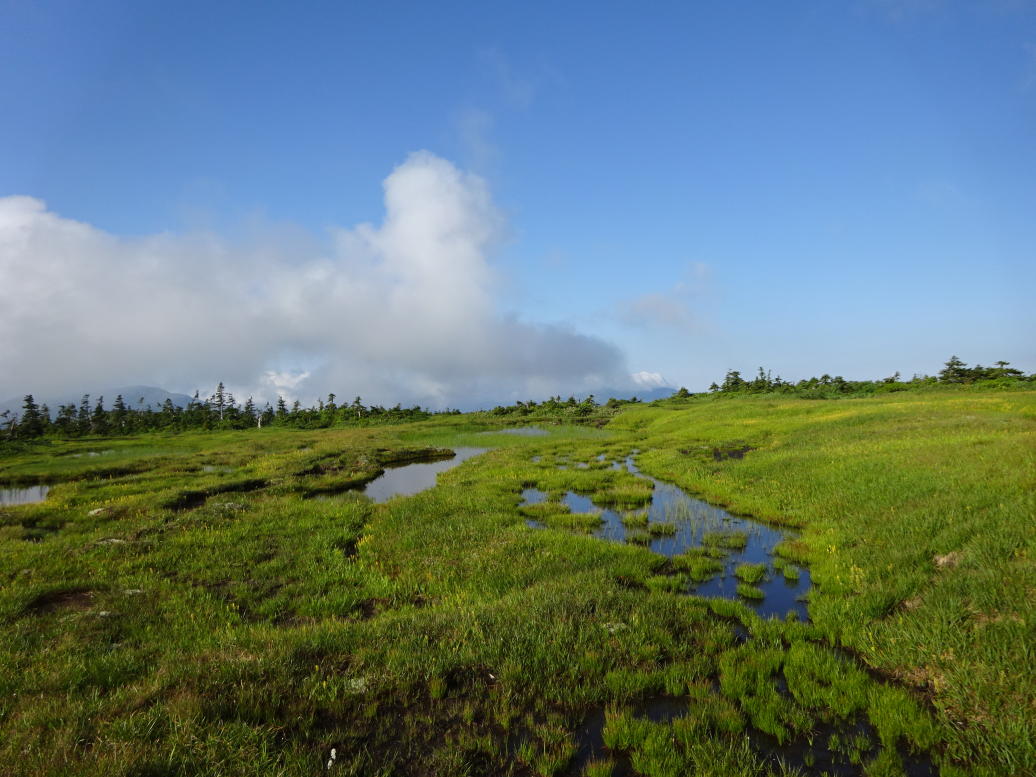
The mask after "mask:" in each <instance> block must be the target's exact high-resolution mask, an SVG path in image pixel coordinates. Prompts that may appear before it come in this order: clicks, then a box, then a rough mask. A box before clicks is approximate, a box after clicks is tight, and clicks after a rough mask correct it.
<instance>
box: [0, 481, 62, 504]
mask: <svg viewBox="0 0 1036 777" xmlns="http://www.w3.org/2000/svg"><path fill="white" fill-rule="evenodd" d="M49 491H50V486H29V487H28V488H0V507H10V506H12V505H28V504H33V503H35V502H42V501H43V500H44V499H46V498H47V492H49Z"/></svg>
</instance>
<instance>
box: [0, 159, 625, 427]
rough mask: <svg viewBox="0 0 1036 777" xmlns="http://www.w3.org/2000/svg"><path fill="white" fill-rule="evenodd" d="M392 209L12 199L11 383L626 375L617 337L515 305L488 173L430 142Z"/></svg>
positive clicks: (4, 290) (392, 199) (0, 355)
mask: <svg viewBox="0 0 1036 777" xmlns="http://www.w3.org/2000/svg"><path fill="white" fill-rule="evenodd" d="M383 188H384V201H385V217H384V221H383V222H382V223H381V224H380V225H371V224H361V225H359V226H356V227H354V228H350V229H335V230H331V231H330V234H329V235H328V236H326V238H325V239H323V240H320V239H316V238H313V237H311V236H303V237H300V236H298V235H294V236H285V235H281V234H265V235H262V236H261V237H259V238H252V239H247V240H235V241H230V240H227V239H225V238H222V237H219V236H216V235H212V234H201V235H175V234H160V235H153V236H148V237H143V238H125V237H118V236H114V235H111V234H109V233H106V232H104V231H103V230H100V229H97V228H95V227H93V226H90V225H88V224H83V223H80V222H76V221H73V220H70V219H67V218H64V217H62V216H59V215H57V214H55V213H53V212H50V211H48V210H47V208H46V206H45V205H44V203H43V202H41V201H40V200H37V199H34V198H31V197H21V196H17V197H6V198H0V271H2V272H0V277H2V278H3V282H2V284H0V364H2V365H4V367H3V370H0V396H9V395H16V394H19V393H21V392H26V391H33V392H38V393H40V394H42V393H49V394H55V393H60V392H70V393H71V394H70V395H72V396H74V394H75V392H77V391H84V390H89V389H90V387H97V386H111V385H118V384H121V383H158V384H161V385H163V386H164V387H166V388H170V389H174V390H187V391H190V390H193V389H194V388H201V389H202V391H203V393H204V392H205V391H207V390H210V389H211V386H212V385H213V384H214V383H215V382H216V381H217V380H224V381H225V382H226V383H227V384H228V385H230V386H232V387H235V388H236V390H237V393H238V394H239V395H241V394H246V393H251V394H254V395H256V396H257V397H262V398H264V399H270V398H273V397H275V396H276V395H277V394H278V393H281V394H287V395H293V396H299V397H301V398H302V399H303V400H304V401H307V400H308V399H311V398H314V397H316V396H320V395H324V394H326V393H327V392H329V391H334V392H336V393H338V394H340V395H342V396H345V395H349V396H352V395H355V394H359V395H361V396H363V397H364V398H365V399H370V400H372V401H376V402H388V403H394V402H396V401H401V402H404V403H414V402H419V403H422V404H426V405H430V406H432V407H443V406H471V405H477V404H481V403H486V402H499V401H507V400H510V399H512V398H530V397H537V396H546V395H548V394H553V393H569V392H572V391H579V390H587V391H591V390H593V389H594V388H595V387H598V386H601V385H626V384H628V383H629V376H627V375H626V374H625V370H624V365H623V361H624V360H623V356H622V354H621V353H620V352H619V351H618V349H617V348H615V347H614V346H613V345H610V344H609V343H606V342H605V341H603V340H601V339H598V338H596V337H591V336H587V335H582V334H579V333H578V332H575V331H573V330H572V329H570V328H568V327H566V326H564V325H558V324H539V323H530V322H526V321H523V320H521V319H520V318H519V317H517V316H514V315H507V314H505V313H503V312H502V310H501V307H500V304H499V300H498V295H497V289H496V288H495V277H494V273H493V269H492V266H491V263H490V256H491V253H492V249H493V246H494V244H495V242H496V241H497V240H498V238H499V235H500V234H501V230H502V227H503V224H502V221H501V217H500V215H499V213H498V211H497V210H496V208H495V207H494V205H493V202H492V198H491V196H490V193H489V191H488V188H487V187H486V184H485V182H484V181H483V180H482V179H480V178H479V177H477V176H475V175H471V174H469V173H465V172H463V171H461V170H458V169H457V168H456V167H455V166H453V165H452V164H451V163H449V162H448V161H446V160H444V159H441V158H439V157H436V156H435V155H433V154H431V153H428V152H417V153H415V154H412V155H411V156H410V157H409V158H408V159H407V160H406V161H405V162H404V163H403V164H401V165H400V166H399V167H397V168H396V169H395V170H394V171H393V172H392V173H391V174H390V175H389V176H388V178H386V179H385V181H384V184H383Z"/></svg>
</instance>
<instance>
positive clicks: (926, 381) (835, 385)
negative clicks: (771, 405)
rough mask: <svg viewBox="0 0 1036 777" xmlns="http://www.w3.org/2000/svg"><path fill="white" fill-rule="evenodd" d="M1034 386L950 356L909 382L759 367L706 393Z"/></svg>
mask: <svg viewBox="0 0 1036 777" xmlns="http://www.w3.org/2000/svg"><path fill="white" fill-rule="evenodd" d="M1033 383H1036V374H1033V375H1025V374H1024V373H1023V372H1022V371H1021V370H1016V369H1015V368H1014V367H1011V366H1010V363H1009V362H1005V361H998V362H996V365H995V366H993V367H983V366H982V365H981V364H977V365H975V366H974V367H968V366H967V365H966V364H965V363H964V362H962V361H961V360H960V359H958V358H957V357H956V356H951V357H950V358H949V361H947V362H946V365H945V367H944V368H943V369H942V370H941V371H940V372H939V374H938V375H937V376H931V375H914V377H913V378H911V379H910V380H906V381H905V380H902V379H901V378H900V374H899V373H898V372H897V373H896V374H895V375H891V376H889V377H887V378H881V379H880V380H846V379H845V378H843V377H842V376H841V375H835V376H834V377H832V376H831V375H827V374H824V375H821V376H820V377H819V378H817V377H813V378H806V379H804V380H800V381H797V382H794V383H792V382H789V381H786V380H782V379H781V377H780V375H778V376H777V377H776V378H775V377H773V375H772V374H771V373H770V372H769V371H768V370H765V369H763V368H762V367H760V368H759V372H758V373H757V374H756V376H755V377H754V378H752V379H750V380H749V379H746V378H743V377H742V376H741V373H740V372H739V371H738V370H728V371H727V374H726V375H725V376H724V378H723V382H722V383H713V384H712V385H711V386H710V387H709V391H711V392H713V393H714V394H717V395H720V396H725V397H729V396H738V395H742V396H743V395H753V394H755V395H758V394H775V395H781V396H796V397H801V398H803V399H841V398H845V397H851V396H855V397H862V396H874V395H877V394H888V393H891V392H895V391H930V390H931V389H933V388H936V387H946V386H960V385H974V386H976V387H978V388H984V389H1005V388H1020V389H1027V388H1032V384H1033ZM674 396H675V397H676V398H677V399H687V398H689V397H691V396H693V395H692V394H691V393H690V392H688V391H687V389H680V391H679V392H677V393H676V394H675V395H674Z"/></svg>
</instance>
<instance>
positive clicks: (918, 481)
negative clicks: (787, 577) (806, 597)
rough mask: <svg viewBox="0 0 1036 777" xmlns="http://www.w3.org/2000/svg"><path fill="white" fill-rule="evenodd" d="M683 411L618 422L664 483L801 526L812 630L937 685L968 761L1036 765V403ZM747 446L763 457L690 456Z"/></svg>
mask: <svg viewBox="0 0 1036 777" xmlns="http://www.w3.org/2000/svg"><path fill="white" fill-rule="evenodd" d="M673 406H674V407H679V405H677V404H675V403H673ZM683 407H684V408H685V409H683V410H680V411H678V412H673V411H671V410H662V409H656V408H641V409H635V410H631V411H630V412H628V413H626V414H624V415H623V416H622V417H621V418H619V419H618V420H617V421H615V422H614V425H616V426H619V427H621V428H624V429H628V430H637V432H638V434H641V435H643V436H644V439H645V445H646V446H647V447H648V448H649V449H650V451H651V452H650V453H648V454H646V455H645V456H643V457H642V459H641V462H642V466H643V468H644V469H645V470H647V471H649V472H651V473H652V474H654V475H656V476H659V477H665V478H668V479H671V480H673V481H675V482H677V483H679V484H681V485H683V486H685V487H687V488H689V489H691V490H692V491H697V492H699V493H701V494H703V495H705V496H706V497H707V498H708V499H710V500H712V501H714V502H718V503H722V504H725V505H729V506H730V507H732V508H733V509H734V510H735V511H741V512H745V513H749V514H752V515H756V516H761V517H766V518H769V519H771V520H775V521H785V522H791V523H794V524H796V525H800V526H804V527H805V529H806V531H805V533H804V535H803V537H802V543H803V546H804V548H803V552H804V553H805V556H806V558H807V559H808V561H809V564H810V568H811V571H812V574H813V579H814V581H815V582H816V583H817V584H818V586H819V589H820V591H821V592H822V593H821V594H820V595H818V596H816V597H815V598H814V603H813V604H812V605H811V607H810V612H811V615H812V617H813V618H814V620H815V622H816V623H817V625H818V626H819V628H820V629H821V630H822V631H823V632H824V634H825V635H826V636H827V637H829V638H830V639H831V640H832V641H837V642H839V643H841V644H844V645H846V646H848V647H851V648H852V649H854V650H855V651H858V652H859V653H860V654H861V655H862V656H863V657H864V659H865V660H866V661H867V663H869V664H871V665H872V666H875V667H879V668H881V669H883V670H884V671H887V672H889V673H891V674H892V675H894V676H897V677H900V678H902V679H903V680H905V681H906V682H908V683H910V684H911V685H914V686H917V687H921V688H924V689H925V690H926V691H927V693H928V694H929V697H930V698H931V700H932V702H933V703H934V704H935V706H936V707H937V708H938V710H939V712H940V717H941V718H942V721H943V722H944V723H945V725H946V728H947V730H949V731H952V738H951V740H950V742H951V752H952V753H953V755H954V756H956V757H958V758H961V759H963V760H966V761H991V762H994V763H997V764H999V765H1000V766H999V768H1001V769H1003V770H1004V771H1003V773H1022V772H1023V770H1024V769H1033V768H1036V738H1034V734H1036V725H1034V721H1036V679H1034V677H1036V675H1034V670H1033V665H1034V658H1036V656H1034V653H1033V650H1034V646H1036V615H1034V611H1036V606H1034V605H1036V520H1034V516H1036V394H1034V393H1032V392H1024V393H984V394H983V393H963V392H962V393H954V394H935V393H932V394H919V395H898V396H896V395H893V396H890V397H885V398H880V399H867V400H853V401H844V402H830V403H829V402H804V401H795V400H791V401H772V400H765V399H756V400H743V401H727V402H717V401H705V402H701V401H699V402H688V403H685V404H684V405H683ZM734 442H744V443H747V444H749V445H753V446H756V447H757V448H758V450H756V451H754V452H751V453H750V454H749V455H748V456H746V457H745V459H744V460H743V461H740V462H738V464H737V466H727V465H719V464H716V463H714V462H710V461H708V460H707V459H702V458H701V457H695V456H688V455H684V454H681V453H679V452H678V451H679V450H680V449H684V450H691V449H693V448H694V446H696V445H701V446H714V445H721V444H730V443H734Z"/></svg>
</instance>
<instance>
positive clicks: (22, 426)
mask: <svg viewBox="0 0 1036 777" xmlns="http://www.w3.org/2000/svg"><path fill="white" fill-rule="evenodd" d="M18 436H19V437H24V438H32V437H42V436H43V417H42V415H40V408H39V406H38V405H37V404H36V401H35V400H34V399H33V398H32V394H26V395H25V399H24V400H23V401H22V415H21V418H19V419H18Z"/></svg>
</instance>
